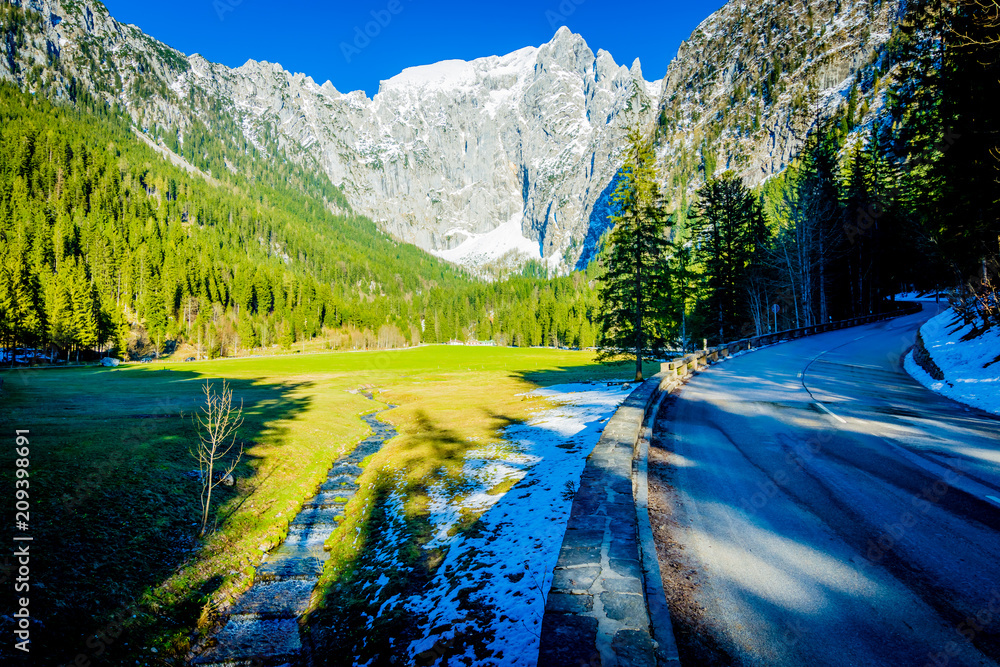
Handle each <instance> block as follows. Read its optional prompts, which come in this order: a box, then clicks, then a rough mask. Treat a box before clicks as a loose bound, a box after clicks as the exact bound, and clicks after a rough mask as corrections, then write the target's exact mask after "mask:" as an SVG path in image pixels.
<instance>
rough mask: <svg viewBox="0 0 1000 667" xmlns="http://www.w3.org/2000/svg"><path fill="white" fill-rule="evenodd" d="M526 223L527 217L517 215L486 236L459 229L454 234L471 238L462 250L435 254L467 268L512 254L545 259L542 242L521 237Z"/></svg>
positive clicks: (462, 245)
mask: <svg viewBox="0 0 1000 667" xmlns="http://www.w3.org/2000/svg"><path fill="white" fill-rule="evenodd" d="M523 219H524V214H523V213H516V214H515V215H512V216H511V217H510V220H508V221H507V222H505V223H503V224H501V225H500V226H498V227H497V228H496V229H493V230H492V231H489V232H486V233H485V234H470V233H469V232H466V231H465V230H463V229H455V230H453V233H455V234H464V235H466V236H467V237H468V238H466V239H465V240H464V241H462V243H461V244H460V245H459V246H458V247H455V248H451V249H449V250H432V251H431V252H432V253H433V254H434V255H437V256H438V257H440V258H441V259H444V260H446V261H449V262H454V263H455V264H464V265H466V266H482V265H484V264H489V263H490V262H493V261H496V260H498V259H500V258H502V257H503V256H504V255H506V254H507V253H509V252H510V251H512V250H513V251H514V252H515V253H517V254H519V255H524V256H526V257H527V258H528V259H541V258H542V251H541V247H540V246H539V245H538V242H537V241H532V240H531V239H528V238H525V236H524V234H522V233H521V221H522V220H523Z"/></svg>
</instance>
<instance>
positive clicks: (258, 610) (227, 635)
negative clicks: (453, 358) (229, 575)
mask: <svg viewBox="0 0 1000 667" xmlns="http://www.w3.org/2000/svg"><path fill="white" fill-rule="evenodd" d="M365 396H366V397H367V398H368V399H372V396H371V395H370V394H367V393H366V394H365ZM372 400H374V399H372ZM393 407H395V406H393V405H390V406H388V407H386V408H384V409H382V410H379V411H377V412H374V413H372V414H368V415H364V416H363V417H362V419H364V421H365V422H366V423H367V424H368V426H369V427H371V429H372V433H371V435H369V436H368V437H367V438H365V439H364V440H362V441H361V442H360V443H358V445H357V446H356V447H355V448H354V450H353V451H351V453H350V454H347V455H345V456H342V457H340V458H339V459H337V460H336V461H334V463H333V466H332V467H331V468H330V471H329V472H328V473H327V479H326V481H325V482H324V483H323V484H322V486H320V488H319V492H318V493H317V494H316V495H315V496H313V497H312V498H310V499H309V500H307V501H306V502H305V503H304V504H303V505H302V509H301V511H299V513H298V514H297V515H296V516H295V518H294V519H292V522H291V523H290V524H289V526H288V536H287V537H286V538H285V540H284V542H282V543H281V545H280V546H279V547H277V548H276V549H274V550H273V551H271V552H270V553H268V554H267V555H266V556H265V557H264V561H263V562H262V563H261V564H260V566H258V568H257V572H256V573H255V575H254V583H253V585H252V586H251V587H250V588H249V589H248V590H247V591H246V592H244V593H243V594H242V595H241V596H240V597H239V599H237V600H236V602H235V603H234V604H233V606H232V607H230V609H229V610H228V612H227V617H226V618H224V625H223V626H222V628H221V629H220V630H219V631H218V632H217V633H216V634H215V635H214V636H213V637H212V639H210V640H209V642H207V643H208V644H209V646H208V648H206V649H205V650H204V651H203V652H201V654H200V655H198V656H197V657H195V658H194V659H193V660H192V661H191V664H193V665H206V666H212V665H219V666H225V667H242V666H243V665H253V666H254V667H271V666H278V665H287V664H294V663H295V662H297V660H298V658H299V656H300V655H301V653H302V643H301V641H300V638H299V624H298V618H299V616H301V615H302V613H303V612H304V611H305V610H306V608H307V607H308V605H309V598H310V597H311V596H312V592H313V589H314V588H315V587H316V583H317V581H318V580H319V575H320V573H321V572H322V571H323V564H324V563H325V562H326V560H327V559H328V558H329V553H328V552H327V551H325V550H324V549H323V544H324V543H325V542H326V540H327V538H329V537H330V535H331V534H332V533H333V532H334V531H335V530H336V529H337V526H338V518H339V517H342V516H343V514H344V505H345V504H347V502H348V501H349V500H350V499H351V498H352V497H354V494H355V493H356V492H357V490H358V486H357V479H358V477H359V476H360V475H361V462H362V461H363V460H364V459H365V458H366V457H368V456H371V455H372V454H374V453H375V452H377V451H378V450H379V449H381V448H382V445H384V444H385V443H386V442H387V441H388V440H389V439H391V438H392V437H393V436H395V435H396V430H395V429H394V428H393V427H392V426H390V425H389V424H386V423H385V422H382V421H379V420H378V415H380V414H381V413H382V412H385V411H386V410H390V409H392V408H393Z"/></svg>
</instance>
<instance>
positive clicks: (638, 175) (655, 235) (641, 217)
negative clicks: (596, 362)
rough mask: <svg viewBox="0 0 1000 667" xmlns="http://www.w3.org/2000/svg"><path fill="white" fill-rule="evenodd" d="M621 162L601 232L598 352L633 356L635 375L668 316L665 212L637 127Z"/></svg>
mask: <svg viewBox="0 0 1000 667" xmlns="http://www.w3.org/2000/svg"><path fill="white" fill-rule="evenodd" d="M628 141H629V144H628V148H627V153H626V159H625V164H624V165H623V166H622V168H621V171H620V173H619V178H618V180H617V187H616V189H615V192H614V195H613V196H612V201H613V203H614V206H615V207H616V213H615V214H614V215H613V216H612V218H611V220H612V223H613V225H614V226H613V227H612V229H611V231H610V232H609V233H608V235H607V236H606V237H605V240H604V243H603V247H602V249H601V255H600V262H601V268H602V270H603V275H602V276H601V286H600V290H599V299H600V303H601V311H600V316H599V319H600V328H601V334H600V339H599V342H598V358H599V359H600V360H601V361H608V360H613V359H620V358H622V357H624V356H626V355H629V354H634V356H635V379H636V381H639V380H642V361H643V359H644V358H651V357H655V356H656V355H657V354H659V353H661V352H662V350H663V349H664V346H665V342H666V340H667V337H668V335H669V329H670V325H671V324H672V321H673V320H672V317H671V312H670V310H671V309H670V299H669V297H670V294H669V290H670V283H669V279H668V274H667V264H666V258H667V248H668V241H667V238H666V236H665V231H666V228H667V225H668V218H667V215H666V212H665V211H664V202H663V200H662V198H661V196H660V191H659V186H658V184H657V176H656V167H655V155H654V154H653V150H652V146H651V144H650V142H648V141H646V140H645V139H644V138H643V137H642V135H641V133H640V131H639V130H638V129H636V128H633V129H632V130H631V131H630V132H629V137H628Z"/></svg>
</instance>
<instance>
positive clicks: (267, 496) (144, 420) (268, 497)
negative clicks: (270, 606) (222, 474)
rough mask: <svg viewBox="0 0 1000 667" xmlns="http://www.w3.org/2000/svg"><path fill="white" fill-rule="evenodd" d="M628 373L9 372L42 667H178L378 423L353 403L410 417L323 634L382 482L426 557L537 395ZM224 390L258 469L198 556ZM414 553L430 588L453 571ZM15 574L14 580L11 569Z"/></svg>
mask: <svg viewBox="0 0 1000 667" xmlns="http://www.w3.org/2000/svg"><path fill="white" fill-rule="evenodd" d="M655 370H656V369H655V368H652V367H650V368H649V369H648V371H647V372H655ZM630 374H631V373H630V372H629V369H628V366H627V365H625V366H622V367H616V366H608V365H599V364H596V363H595V362H594V359H593V354H592V353H589V352H575V351H562V350H553V349H542V348H527V349H524V348H506V347H465V346H426V347H419V348H411V349H406V350H398V351H377V352H334V353H325V354H306V355H302V354H292V355H286V356H274V357H262V358H246V359H234V360H226V361H211V362H190V363H158V364H145V365H131V366H122V367H119V368H101V367H93V366H91V367H79V368H63V369H37V370H23V371H18V370H13V371H3V372H0V378H2V379H3V391H2V394H0V408H2V411H0V424H2V427H3V431H4V432H5V433H7V434H9V440H10V442H9V445H10V446H9V447H5V448H4V449H3V452H4V454H3V455H4V457H5V460H4V465H3V476H4V478H5V479H4V488H5V489H8V490H9V492H8V493H7V494H5V501H4V502H5V507H6V511H7V515H8V516H11V517H12V516H13V509H14V508H13V497H12V496H13V487H14V485H13V470H14V469H15V468H14V457H15V454H14V451H13V449H14V431H15V429H27V430H29V431H30V435H29V438H30V449H31V453H30V463H31V467H30V473H31V476H30V502H31V522H30V531H29V533H30V534H31V535H32V536H33V538H34V541H33V542H32V570H31V577H32V585H33V588H32V590H31V598H30V600H31V606H32V616H33V618H37V619H40V620H41V621H42V622H43V623H44V627H43V628H42V629H41V630H40V631H38V632H36V635H37V636H35V637H33V641H34V643H33V651H32V652H33V654H35V655H37V656H46V657H47V658H51V660H50V661H47V662H46V664H50V663H51V664H57V663H58V664H65V663H66V662H70V661H72V660H74V659H76V658H77V656H79V655H83V656H85V658H86V659H87V660H91V661H94V662H95V664H96V663H98V662H103V661H106V664H116V663H123V664H124V661H127V662H128V663H129V664H132V662H133V661H134V660H135V659H140V658H141V660H143V661H150V660H152V662H150V664H179V663H180V662H182V659H183V656H184V654H185V653H186V652H187V650H188V648H189V647H190V644H191V642H192V641H195V640H196V639H197V637H198V636H199V633H204V632H207V631H208V630H210V629H211V627H212V625H213V623H214V622H215V620H216V612H217V610H218V609H219V608H220V607H224V606H225V605H226V604H227V603H228V602H229V601H231V600H232V599H234V597H235V596H236V595H238V594H239V593H240V592H241V591H243V590H245V589H246V588H247V587H249V585H250V584H251V582H252V578H253V573H254V569H255V567H256V566H257V565H258V564H259V563H260V561H261V558H262V556H263V554H264V553H266V551H267V550H269V549H270V548H272V547H274V546H276V545H277V544H278V543H280V541H281V539H282V538H283V536H284V534H285V532H286V531H287V524H288V521H290V520H291V519H292V518H293V517H294V516H295V514H296V512H297V511H298V509H299V508H300V507H301V504H302V503H303V501H305V500H306V499H307V498H309V497H310V496H312V495H313V493H314V492H315V491H316V489H317V488H318V486H319V484H320V483H321V482H322V480H323V479H324V477H325V475H326V471H327V470H328V468H329V467H330V464H331V462H332V461H333V460H334V459H336V458H337V457H338V456H340V455H341V454H343V453H346V452H347V451H349V450H350V449H351V448H352V447H353V445H354V444H355V443H357V442H358V441H359V440H360V439H362V438H363V437H365V435H366V434H367V426H366V425H365V424H364V422H362V421H361V420H360V419H359V416H360V415H362V414H365V413H368V412H371V411H373V410H375V409H378V408H380V407H381V405H380V404H377V403H372V402H371V401H369V400H367V399H366V398H364V397H363V396H361V395H359V394H357V393H352V391H353V390H358V389H367V390H370V391H371V392H372V393H373V394H374V395H375V397H376V399H377V400H378V401H380V402H381V403H382V404H393V405H396V406H398V407H396V408H395V409H393V410H391V411H388V412H386V413H384V415H383V417H384V418H385V419H386V420H387V421H389V422H391V423H392V424H393V425H394V426H395V427H396V429H397V430H398V432H399V435H398V436H397V437H396V438H394V439H393V440H392V441H390V442H389V443H388V444H387V445H386V446H385V447H383V448H382V450H381V451H380V452H378V453H377V454H375V455H374V456H372V457H371V459H370V460H369V461H367V463H366V466H365V472H364V475H363V476H362V478H361V480H360V482H361V484H362V486H363V491H362V492H361V493H359V494H358V495H357V496H356V497H355V498H354V499H353V500H352V501H351V503H350V504H349V505H348V507H347V512H346V516H345V519H344V524H342V527H341V530H338V532H337V533H335V534H334V536H333V537H332V538H331V540H330V541H329V542H328V548H329V549H330V550H331V552H332V557H331V560H330V561H329V562H328V563H327V568H326V571H325V573H324V578H323V585H322V586H321V587H320V588H319V589H318V590H319V593H318V594H317V595H316V596H315V598H314V604H313V607H314V611H318V612H319V616H317V618H319V619H323V618H324V616H323V614H324V613H325V614H327V615H329V614H330V613H331V612H330V611H329V610H327V609H326V607H327V604H326V602H327V601H326V600H324V599H323V592H324V591H328V590H330V589H331V587H338V586H340V585H341V584H340V582H342V581H349V580H350V577H351V568H352V564H353V563H354V562H355V561H356V559H357V558H358V557H359V555H360V554H361V552H362V551H363V549H364V547H365V544H366V543H367V542H369V541H370V540H371V539H372V538H373V537H375V536H376V535H377V530H378V527H379V522H378V520H377V518H378V516H379V512H378V509H379V508H378V506H379V501H380V499H381V497H382V495H383V494H384V493H385V490H386V486H385V485H386V483H387V480H393V483H394V484H395V485H396V488H400V489H402V490H403V491H404V492H405V497H406V501H405V515H406V520H407V522H408V524H409V525H410V526H411V528H412V530H411V533H412V535H413V540H414V546H416V545H419V542H420V541H421V539H424V537H423V536H426V534H427V533H428V532H429V526H428V523H427V520H426V518H427V508H426V500H427V499H426V496H425V493H424V492H425V490H426V488H427V485H428V483H429V482H430V481H431V480H433V479H440V478H441V476H454V475H458V474H459V472H460V470H461V467H462V462H463V460H464V456H465V452H466V450H467V449H468V448H469V447H472V446H481V445H482V444H483V443H488V442H491V441H496V440H498V439H499V438H500V437H501V433H500V430H501V429H502V428H503V427H504V426H507V425H509V424H511V423H514V422H518V421H521V420H524V419H526V418H528V417H529V416H530V415H531V414H532V413H533V412H535V411H537V410H540V409H542V408H544V407H545V405H546V403H544V402H543V401H542V400H541V399H536V398H530V397H527V396H524V394H525V392H528V391H530V390H531V389H533V388H536V387H539V386H549V385H553V384H559V383H563V382H577V381H584V380H602V379H612V378H623V377H628V376H629V375H630ZM223 379H225V380H226V381H227V382H229V383H230V384H231V386H232V389H233V395H234V398H235V400H236V402H240V401H242V404H243V413H244V417H245V422H244V424H243V427H242V428H241V430H240V440H241V441H242V442H243V443H244V445H245V453H244V456H243V459H242V462H241V464H240V466H239V467H238V468H237V470H236V485H235V487H233V488H231V489H227V488H225V487H219V489H217V491H216V493H217V498H218V500H217V501H216V502H215V503H214V504H213V510H212V516H211V520H210V527H211V528H212V529H213V530H212V532H211V533H209V534H208V535H207V536H206V537H205V538H203V539H199V538H198V537H197V534H198V525H197V521H198V493H199V488H198V482H197V481H196V480H195V479H193V478H192V477H191V476H190V474H189V473H190V472H191V471H192V470H195V469H196V468H197V465H196V463H195V460H194V459H193V458H192V457H191V455H190V449H191V447H192V445H193V444H194V443H195V442H196V439H197V436H196V430H195V427H194V424H193V415H194V414H195V412H196V411H197V409H198V407H199V404H200V401H201V400H202V388H203V385H204V383H205V382H206V381H207V382H212V383H215V384H216V385H219V384H220V383H221V381H222V380H223ZM505 490H506V489H498V490H497V492H498V493H499V492H503V491H505ZM475 519H476V517H474V516H471V517H468V521H467V522H466V523H465V524H463V527H464V528H469V527H471V526H473V525H474V523H475ZM8 525H11V524H10V522H8ZM345 535H361V536H362V539H360V540H357V539H343V538H344V536H345ZM411 554H412V558H413V560H414V564H415V565H416V566H417V568H418V570H419V571H420V572H423V573H427V574H429V573H432V572H433V570H434V568H435V567H436V566H437V565H438V564H439V563H440V561H441V559H442V558H443V554H440V553H436V552H434V551H433V550H430V551H425V550H421V549H412V550H411ZM2 565H3V571H2V573H0V578H3V579H7V580H8V581H9V578H10V577H11V576H12V575H13V570H12V565H13V563H12V561H10V560H7V561H5V562H3V563H2ZM5 613H6V612H5ZM154 648H155V649H156V652H155V653H153V652H152V649H154Z"/></svg>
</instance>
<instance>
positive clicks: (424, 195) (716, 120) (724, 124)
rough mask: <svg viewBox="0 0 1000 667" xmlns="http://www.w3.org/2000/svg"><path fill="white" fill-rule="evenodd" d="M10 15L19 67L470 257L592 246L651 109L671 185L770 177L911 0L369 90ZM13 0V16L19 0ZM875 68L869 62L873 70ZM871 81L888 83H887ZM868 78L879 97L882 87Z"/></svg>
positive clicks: (46, 3) (516, 57)
mask: <svg viewBox="0 0 1000 667" xmlns="http://www.w3.org/2000/svg"><path fill="white" fill-rule="evenodd" d="M24 6H25V8H26V9H29V10H31V13H29V14H28V15H27V18H26V19H23V20H22V21H21V22H20V23H19V24H18V25H17V26H15V25H12V23H11V20H10V19H7V24H8V25H5V26H4V28H3V32H4V33H5V38H4V41H3V46H2V49H3V55H4V56H5V57H4V58H3V59H2V62H0V77H2V78H6V79H12V80H15V81H17V82H18V83H19V84H20V85H22V86H24V87H26V88H28V89H32V90H45V91H47V92H49V93H50V94H54V95H55V96H57V97H58V96H65V95H72V93H73V91H74V90H78V89H79V87H80V86H84V87H86V88H87V90H89V91H92V92H93V93H94V94H96V95H98V96H99V97H102V98H104V99H105V100H106V101H108V102H111V103H118V104H119V105H121V106H122V107H123V108H124V109H126V110H127V112H128V113H129V114H130V115H131V117H132V119H133V120H134V122H135V124H136V125H137V127H138V128H140V129H142V130H143V131H146V132H147V133H150V134H153V135H159V136H162V135H165V134H169V133H172V132H174V131H175V130H176V131H177V132H178V134H179V136H180V138H181V141H183V139H184V136H185V129H186V128H188V127H190V125H191V123H193V122H196V120H198V121H200V122H202V123H205V124H206V125H208V126H209V127H210V128H212V129H213V131H216V132H219V133H222V134H225V135H226V136H227V141H228V142H229V145H230V146H231V149H232V150H236V151H239V150H245V147H246V146H247V145H249V144H252V145H253V146H254V147H255V148H256V149H257V150H258V151H260V152H261V153H262V154H264V155H269V156H271V159H293V160H296V161H300V162H302V163H304V164H306V165H312V166H314V167H315V168H317V169H321V170H322V171H324V172H325V173H326V174H327V175H328V176H329V177H330V179H331V180H332V181H333V182H334V183H335V184H338V185H340V186H341V187H342V188H343V190H344V192H345V193H346V195H347V197H348V200H349V201H350V203H351V205H352V206H353V207H354V208H355V210H358V211H360V212H362V213H364V214H366V215H368V216H370V217H371V218H373V219H374V220H376V221H377V222H378V223H379V224H380V225H381V226H382V228H383V229H385V230H386V231H388V232H389V233H391V234H393V235H395V236H396V237H398V238H400V239H402V240H404V241H408V242H411V243H415V244H417V245H419V246H421V247H423V248H426V249H428V250H431V251H434V252H436V253H438V254H440V255H441V256H443V257H445V258H447V259H450V260H453V261H456V262H459V263H463V264H467V265H470V266H480V267H481V266H486V265H497V264H500V265H503V264H508V265H510V264H517V263H520V262H523V261H525V260H526V259H528V258H536V259H544V260H545V262H546V263H547V264H548V265H549V266H550V267H551V268H553V269H557V270H567V269H569V268H572V267H573V266H575V265H578V264H580V263H582V262H586V261H587V260H589V259H590V257H591V256H592V254H593V251H594V248H595V245H596V241H597V239H598V238H599V237H600V234H601V233H602V232H603V231H604V229H606V227H607V224H608V222H607V198H608V196H609V193H610V191H611V189H612V188H611V183H612V181H613V178H614V175H615V173H616V172H617V170H618V168H619V167H620V164H621V147H622V144H623V138H624V135H625V132H626V130H627V128H628V127H629V126H630V125H632V124H639V125H640V126H643V127H648V128H652V127H653V126H654V124H655V125H656V127H657V132H658V139H659V142H660V146H659V153H658V154H659V156H660V159H661V162H662V165H663V167H664V173H665V174H666V176H667V181H668V184H670V185H672V186H674V187H676V188H677V189H678V190H684V189H687V188H689V187H690V186H691V185H692V184H694V183H696V182H697V181H698V180H699V179H700V178H703V177H704V174H703V173H700V172H699V171H698V169H697V166H698V165H701V164H707V165H708V166H709V171H714V170H716V168H718V169H723V168H735V169H737V170H739V171H740V172H741V173H742V174H743V175H744V176H745V177H746V179H747V180H748V181H750V182H751V183H756V182H759V181H760V180H762V179H763V178H765V177H766V176H768V175H770V174H773V173H776V172H777V171H780V170H781V169H782V168H783V167H784V166H785V165H786V164H787V163H788V161H789V159H790V158H791V156H792V155H793V154H794V152H795V151H796V150H797V148H798V146H799V144H800V142H801V140H802V138H803V137H804V133H805V131H806V130H807V129H808V128H809V127H810V126H811V125H812V124H813V123H814V122H815V121H816V120H817V119H818V118H821V117H823V116H825V115H829V113H830V112H831V110H832V109H834V108H836V107H837V106H838V105H839V104H841V103H843V101H844V99H845V98H846V96H847V95H848V93H849V91H850V89H851V86H852V84H853V82H855V81H859V80H864V78H865V77H864V76H859V72H863V71H865V67H866V66H868V64H870V63H871V61H872V58H873V54H875V53H877V51H878V48H879V47H880V46H881V45H882V43H883V42H884V41H885V39H887V38H888V34H889V29H890V26H891V25H892V22H893V17H894V15H895V12H896V11H897V8H898V4H896V3H895V2H894V1H893V0H886V1H885V2H883V3H881V4H879V5H869V4H867V2H866V0H863V1H862V2H858V3H854V4H851V5H848V4H840V3H838V2H836V0H832V1H830V2H827V1H826V0H813V1H812V2H809V3H807V4H803V3H802V2H799V1H798V0H766V1H761V0H756V1H755V2H750V3H739V4H734V3H731V4H729V5H727V6H726V7H724V8H723V9H722V10H720V11H719V12H717V13H716V14H714V15H713V16H711V17H709V18H708V19H707V20H706V21H705V22H703V23H702V25H701V26H699V28H698V29H697V30H696V31H695V33H694V34H693V35H692V37H691V38H690V39H689V40H688V41H687V42H685V43H684V45H683V46H682V47H681V49H680V52H679V54H678V57H677V58H676V59H675V60H674V62H673V63H672V64H671V65H670V68H669V70H668V72H667V77H666V78H665V79H664V80H663V81H662V82H655V83H650V82H648V81H646V80H645V79H644V78H643V75H642V72H641V69H640V66H639V63H638V61H636V62H635V63H634V64H633V65H632V67H631V68H626V67H624V66H619V65H618V64H617V63H615V61H614V59H613V58H612V56H611V55H610V54H608V53H607V52H604V51H598V52H597V53H596V54H595V53H594V52H593V51H591V50H590V48H589V47H588V46H587V44H586V43H585V42H584V40H583V38H581V37H580V36H579V35H575V34H573V33H572V32H570V31H569V30H568V29H566V28H562V29H560V30H559V31H558V32H557V33H556V35H555V36H554V37H553V39H552V41H550V42H549V43H547V44H544V45H542V46H541V47H538V48H535V47H528V48H524V49H521V50H519V51H515V52H514V53H510V54H507V55H505V56H494V57H489V58H481V59H478V60H474V61H471V62H465V61H446V62H442V63H437V64H434V65H426V66H421V67H413V68H409V69H407V70H404V71H403V72H402V73H401V74H399V75H397V76H395V77H393V78H392V79H389V80H387V81H383V82H382V84H381V87H380V90H379V92H378V93H377V94H376V95H375V96H374V98H373V99H368V98H367V96H365V95H364V93H362V92H352V93H347V94H344V93H341V92H339V91H338V90H336V88H335V87H334V86H333V85H332V84H331V83H329V82H327V83H325V84H322V85H318V84H317V83H316V82H314V81H313V80H312V79H311V78H309V77H308V76H305V75H303V74H292V73H290V72H287V71H286V70H284V69H283V68H282V67H281V66H280V65H274V64H270V63H266V62H255V61H249V62H247V63H246V64H245V65H243V66H242V67H238V68H235V69H230V68H228V67H225V66H222V65H218V64H214V63H210V62H208V61H207V60H205V59H204V58H202V57H200V56H198V55H197V54H196V55H192V56H185V55H184V54H181V53H179V52H178V51H176V50H173V49H171V48H169V47H167V46H165V45H163V44H161V43H160V42H157V41H156V40H155V39H153V38H151V37H149V36H148V35H145V34H143V33H142V31H141V30H139V29H138V28H136V27H135V26H130V25H123V24H120V23H118V22H117V21H115V20H114V18H113V17H111V16H110V15H109V14H108V12H107V10H106V9H105V8H104V7H103V6H102V5H100V4H99V3H97V2H92V3H88V2H80V1H78V0H25V2H24ZM8 16H9V14H8ZM869 78H870V77H869ZM869 84H870V81H869ZM862 92H863V93H866V94H870V95H874V92H876V91H873V90H872V86H871V85H868V90H866V91H862Z"/></svg>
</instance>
